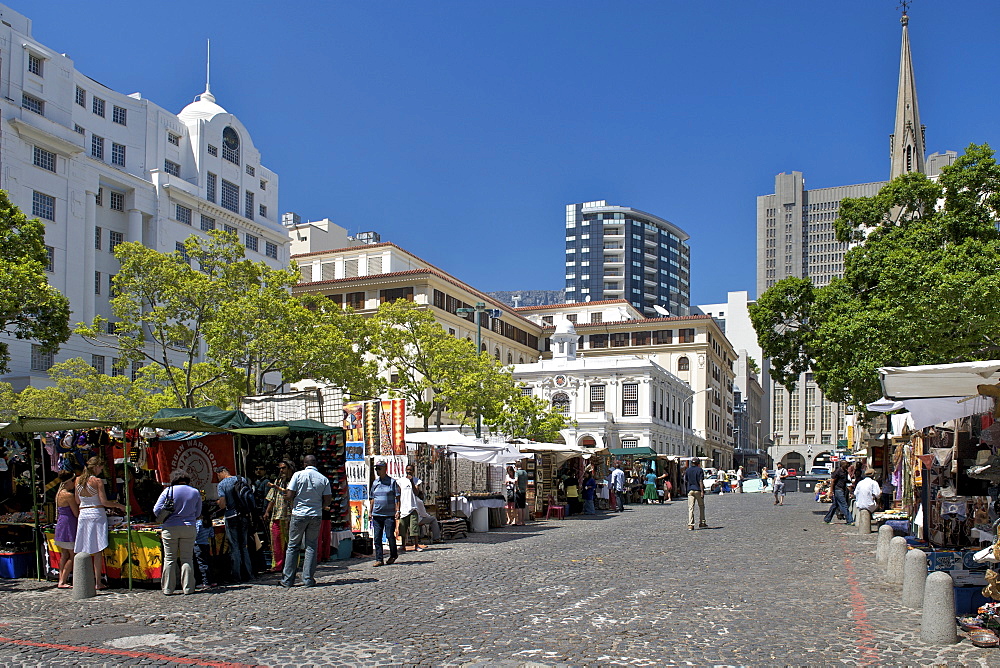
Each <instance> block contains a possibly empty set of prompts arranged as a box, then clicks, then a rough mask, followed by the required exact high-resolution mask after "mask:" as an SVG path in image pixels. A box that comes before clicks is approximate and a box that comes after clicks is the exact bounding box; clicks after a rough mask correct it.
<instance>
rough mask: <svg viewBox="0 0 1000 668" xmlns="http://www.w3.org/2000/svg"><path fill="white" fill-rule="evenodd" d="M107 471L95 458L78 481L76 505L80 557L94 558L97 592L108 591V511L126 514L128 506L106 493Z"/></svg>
mask: <svg viewBox="0 0 1000 668" xmlns="http://www.w3.org/2000/svg"><path fill="white" fill-rule="evenodd" d="M103 471H104V461H103V460H101V459H100V458H98V457H91V458H90V459H88V460H87V465H86V466H85V467H84V469H83V473H81V474H80V477H79V478H77V479H76V501H77V503H78V504H79V505H80V516H79V518H78V521H77V527H76V542H75V544H74V547H75V550H74V551H75V552H76V553H77V554H90V555H93V561H94V583H95V584H96V586H97V589H106V588H107V587H106V585H104V584H103V583H102V582H101V574H102V573H104V550H105V548H107V546H108V514H107V513H106V512H105V511H104V509H105V508H114V509H116V510H120V511H121V512H123V513H124V512H125V506H123V505H122V504H120V503H118V502H117V501H109V500H108V497H107V496H106V495H105V493H104V481H103V480H102V479H101V478H100V477H98V476H100V475H101V473H102V472H103Z"/></svg>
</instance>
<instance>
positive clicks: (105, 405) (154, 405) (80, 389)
mask: <svg viewBox="0 0 1000 668" xmlns="http://www.w3.org/2000/svg"><path fill="white" fill-rule="evenodd" d="M49 378H51V379H52V380H53V381H54V385H50V386H48V387H42V388H37V387H28V388H25V389H24V390H23V391H21V392H20V393H19V394H17V395H15V396H14V397H13V403H12V404H11V407H12V409H13V410H12V412H13V413H14V414H16V415H25V416H32V417H52V418H79V419H89V420H125V419H131V418H140V417H147V416H149V415H152V414H153V413H155V412H156V411H157V410H159V409H160V408H163V407H164V405H169V403H168V401H169V397H167V396H166V395H164V394H162V389H163V388H162V386H160V385H158V384H157V383H155V382H152V381H150V380H149V379H148V378H144V377H142V376H140V377H138V378H137V379H136V380H135V381H134V382H133V381H132V380H131V379H129V378H128V377H127V376H107V375H105V374H102V373H98V371H97V370H96V369H94V367H92V366H91V365H89V364H87V363H86V362H85V361H84V360H82V359H81V358H79V357H75V358H73V359H70V360H67V361H65V362H60V363H59V364H56V365H54V366H53V367H52V368H51V369H49ZM2 392H3V390H0V396H3V394H2Z"/></svg>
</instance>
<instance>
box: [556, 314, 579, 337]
mask: <svg viewBox="0 0 1000 668" xmlns="http://www.w3.org/2000/svg"><path fill="white" fill-rule="evenodd" d="M559 334H572V335H573V336H576V327H574V326H573V323H572V322H570V321H569V320H568V319H566V318H562V319H560V320H559V324H558V325H556V331H555V332H553V333H552V335H553V336H557V335H559Z"/></svg>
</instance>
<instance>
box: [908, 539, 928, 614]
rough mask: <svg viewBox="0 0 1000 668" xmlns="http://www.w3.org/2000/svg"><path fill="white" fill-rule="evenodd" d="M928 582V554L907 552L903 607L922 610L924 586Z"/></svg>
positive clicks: (913, 551) (921, 551) (916, 551)
mask: <svg viewBox="0 0 1000 668" xmlns="http://www.w3.org/2000/svg"><path fill="white" fill-rule="evenodd" d="M926 582H927V553H926V552H924V551H923V550H907V552H906V558H905V559H904V561H903V605H905V606H906V607H907V608H921V607H923V605H924V586H925V585H926Z"/></svg>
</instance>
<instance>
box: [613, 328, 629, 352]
mask: <svg viewBox="0 0 1000 668" xmlns="http://www.w3.org/2000/svg"><path fill="white" fill-rule="evenodd" d="M626 346H628V332H615V333H614V334H612V335H611V347H612V348H625V347H626Z"/></svg>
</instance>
